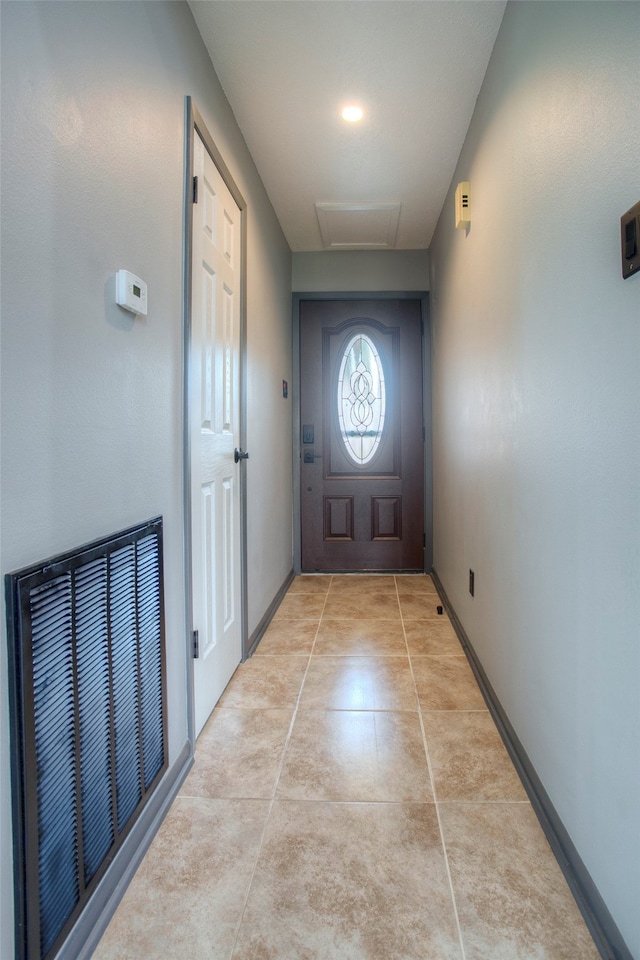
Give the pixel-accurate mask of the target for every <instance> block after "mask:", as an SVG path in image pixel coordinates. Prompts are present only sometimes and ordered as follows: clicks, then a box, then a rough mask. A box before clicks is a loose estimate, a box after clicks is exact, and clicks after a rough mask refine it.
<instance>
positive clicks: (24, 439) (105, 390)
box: [0, 0, 292, 957]
mask: <svg viewBox="0 0 640 960" xmlns="http://www.w3.org/2000/svg"><path fill="white" fill-rule="evenodd" d="M1 13H2V503H1V507H2V509H1V518H2V542H1V563H2V573H5V572H7V571H9V570H13V569H16V568H19V567H21V566H23V565H25V564H28V563H31V562H35V561H37V560H38V559H40V558H43V557H46V556H49V555H51V554H54V553H58V552H60V551H62V550H64V549H66V548H71V547H73V546H76V545H79V544H81V543H84V542H87V541H88V540H91V539H93V538H95V537H98V536H103V535H105V534H108V533H109V532H111V531H115V530H119V529H121V528H123V527H125V526H128V525H129V524H132V523H134V522H137V521H140V520H143V519H145V518H147V517H150V516H153V515H155V514H163V515H164V518H165V587H166V616H167V642H168V676H169V680H170V690H169V737H170V756H171V757H175V756H176V755H177V753H178V751H179V750H180V748H181V747H182V746H183V744H184V742H185V740H186V731H187V727H186V688H187V683H186V674H187V669H188V662H187V660H186V641H185V629H184V613H185V596H184V582H183V548H182V537H183V490H182V426H181V423H182V386H181V378H182V317H181V294H182V192H183V176H184V171H183V146H184V97H185V95H186V94H190V95H191V96H192V97H193V98H194V102H195V104H196V106H197V107H198V108H199V110H200V112H201V113H202V115H203V117H204V119H205V122H206V123H207V125H208V127H209V130H210V132H211V134H212V136H213V138H214V140H215V141H216V144H217V146H218V148H219V150H220V152H221V153H222V155H223V157H224V158H225V161H226V163H227V165H228V166H229V168H230V170H231V172H232V174H233V176H234V178H235V180H236V182H237V183H238V186H239V188H240V190H241V191H242V193H243V195H244V197H245V199H246V201H247V203H248V210H249V213H248V224H249V239H248V242H249V256H250V265H251V266H250V273H249V288H248V319H247V324H248V333H247V337H248V353H249V373H250V383H249V390H248V422H249V442H251V441H252V440H254V439H255V435H256V434H257V433H259V443H256V447H257V451H258V452H262V450H263V449H265V448H267V449H272V448H273V449H275V450H276V451H277V456H276V457H268V458H266V457H265V458H263V459H261V462H255V461H253V460H252V461H251V463H250V469H249V476H248V498H249V540H250V544H251V548H250V551H249V595H250V597H251V617H252V618H253V623H252V622H250V624H249V627H250V629H251V628H252V626H253V625H255V622H256V621H257V620H259V619H260V617H261V616H262V613H263V612H264V609H265V607H266V606H267V605H268V603H269V602H270V601H271V599H272V598H273V596H274V594H275V593H276V592H277V590H278V588H279V587H280V585H281V583H282V581H283V579H284V578H285V576H286V574H287V573H288V571H289V570H290V569H291V565H292V549H291V539H292V534H291V416H290V409H289V406H288V405H287V404H285V402H284V401H282V399H279V403H280V404H281V406H279V407H278V408H277V410H276V406H277V404H276V400H275V396H276V387H277V389H278V391H281V381H282V378H283V377H285V378H288V379H290V353H291V342H290V271H291V259H290V252H289V249H288V247H287V245H286V243H285V241H284V238H283V235H282V232H281V230H280V228H279V225H278V223H277V221H276V219H275V216H274V214H273V211H272V209H271V207H270V205H269V203H268V201H267V198H266V195H265V193H264V189H263V187H262V184H261V181H260V179H259V177H258V175H257V173H256V170H255V168H254V165H253V162H252V160H251V158H250V156H249V153H248V151H247V148H246V145H245V143H244V140H243V138H242V136H241V134H240V132H239V130H238V128H237V125H236V124H235V121H234V119H233V115H232V113H231V110H230V108H229V106H228V103H227V101H226V99H225V98H224V95H223V93H222V90H221V87H220V85H219V83H218V81H217V78H216V76H215V74H214V71H213V69H212V67H211V63H210V61H209V59H208V56H207V53H206V51H205V49H204V46H203V44H202V42H201V40H200V37H199V34H198V33H197V31H196V28H195V25H194V22H193V18H192V16H191V13H190V11H189V9H188V7H187V6H186V4H182V3H170V2H169V3H129V2H123V3H120V2H99V0H98V2H92V3H74V2H72V3H67V2H57V3H48V2H45V3H22V2H17V3H13V2H7V3H2V5H1ZM120 267H126V268H128V269H130V270H132V271H133V272H134V273H136V274H138V275H140V276H141V277H143V278H144V279H145V281H146V282H147V283H148V288H149V315H148V317H147V318H146V319H138V320H133V319H130V318H129V316H128V315H126V314H124V313H123V312H122V311H121V310H120V309H119V308H118V307H117V306H116V305H115V304H114V302H113V282H112V278H113V275H114V273H115V271H116V270H117V269H119V268H120ZM269 390H270V391H271V394H270V395H269V396H268V397H267V396H266V394H267V392H268V391H269ZM289 403H290V401H289ZM252 452H253V451H252ZM256 460H259V458H258V457H256ZM265 503H266V504H268V505H269V509H268V510H266V509H265V510H263V509H261V506H262V505H263V504H265ZM0 621H1V624H2V626H1V630H2V640H1V649H0V721H1V737H0V748H1V755H0V764H1V768H0V777H1V797H0V809H1V820H0V839H1V850H0V871H1V888H2V897H1V898H0V904H1V907H0V909H1V911H2V912H1V921H2V929H1V932H0V956H2V957H11V956H13V955H14V954H13V919H12V902H11V888H12V871H11V817H10V794H9V772H8V771H9V763H8V749H9V748H8V742H9V737H8V723H7V673H6V650H5V647H6V642H5V633H4V613H3V614H2V617H1V618H0Z"/></svg>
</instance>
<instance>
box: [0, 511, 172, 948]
mask: <svg viewBox="0 0 640 960" xmlns="http://www.w3.org/2000/svg"><path fill="white" fill-rule="evenodd" d="M162 584H163V575H162V518H160V517H158V518H155V519H153V520H149V521H147V522H146V523H143V524H140V525H139V526H136V527H132V528H131V529H129V530H125V531H123V532H121V533H118V534H114V535H113V536H110V537H108V538H105V539H103V540H100V541H96V542H95V543H91V544H88V545H86V546H84V547H80V548H78V549H77V550H74V551H71V552H69V553H66V554H63V555H60V556H57V557H54V558H53V559H49V560H46V561H43V562H42V563H39V564H36V565H34V566H32V567H29V568H27V569H24V570H19V571H17V572H16V573H11V574H7V575H6V577H5V588H6V599H7V627H8V629H7V635H8V642H9V679H10V707H11V754H12V797H13V822H14V864H15V869H14V874H15V901H16V957H17V958H19V960H52V958H53V957H54V956H55V955H56V953H57V952H58V950H59V949H60V947H61V945H62V944H63V943H64V940H65V939H66V937H67V936H68V934H69V931H70V930H71V928H72V926H73V924H74V923H75V922H76V920H77V918H78V916H79V915H80V913H81V911H82V910H83V909H84V906H85V905H86V903H87V901H88V899H89V897H90V896H91V894H92V892H93V890H94V889H95V887H96V885H97V884H98V882H99V880H100V879H101V877H102V876H103V875H104V873H105V871H106V869H107V867H108V865H109V863H110V862H111V861H112V860H113V858H114V856H115V854H116V852H117V850H118V849H119V847H120V846H121V844H122V842H123V840H124V838H125V837H126V835H127V833H128V832H129V830H130V829H131V827H132V826H133V824H134V823H135V821H136V819H137V818H138V816H139V814H140V812H141V810H142V809H143V807H144V805H145V803H146V802H147V800H148V798H149V797H150V796H151V794H152V793H153V791H154V789H155V787H156V785H157V784H158V782H159V780H160V779H161V777H162V774H163V773H164V771H165V770H166V767H167V720H166V663H165V645H164V604H163V589H162Z"/></svg>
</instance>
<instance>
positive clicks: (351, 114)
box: [342, 106, 364, 123]
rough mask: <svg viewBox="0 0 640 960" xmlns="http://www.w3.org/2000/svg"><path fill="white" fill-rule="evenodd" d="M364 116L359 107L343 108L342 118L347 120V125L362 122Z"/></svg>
mask: <svg viewBox="0 0 640 960" xmlns="http://www.w3.org/2000/svg"><path fill="white" fill-rule="evenodd" d="M363 116H364V114H363V112H362V110H361V109H360V107H356V106H350V107H345V108H344V110H343V111H342V118H343V119H344V120H348V121H349V123H357V122H358V120H362V118H363Z"/></svg>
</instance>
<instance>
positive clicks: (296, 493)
mask: <svg viewBox="0 0 640 960" xmlns="http://www.w3.org/2000/svg"><path fill="white" fill-rule="evenodd" d="M302 300H323V301H326V300H342V301H344V300H419V301H420V303H421V306H422V323H423V337H422V345H423V356H422V381H423V382H422V396H423V405H424V406H423V418H424V425H425V442H424V451H425V464H424V528H425V551H424V559H425V571H426V572H427V573H428V572H430V571H431V569H432V566H433V476H432V474H433V470H432V459H431V449H432V443H431V324H430V320H429V294H428V293H427V292H426V291H401V292H396V291H383V292H380V291H378V290H376V291H371V290H365V291H358V292H353V291H349V292H348V293H342V292H340V291H335V292H326V291H323V292H317V293H316V292H311V293H293V295H292V325H291V326H292V332H293V367H292V375H293V395H294V397H295V403H294V407H293V529H294V544H293V564H294V571H295V573H297V574H299V573H301V570H302V565H301V510H300V458H301V456H302V438H301V430H302V425H301V422H300V302H301V301H302Z"/></svg>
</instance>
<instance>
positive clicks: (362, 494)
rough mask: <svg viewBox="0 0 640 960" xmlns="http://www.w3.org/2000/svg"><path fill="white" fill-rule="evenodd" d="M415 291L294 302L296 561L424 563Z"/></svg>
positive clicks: (305, 564) (369, 565)
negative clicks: (410, 296)
mask: <svg viewBox="0 0 640 960" xmlns="http://www.w3.org/2000/svg"><path fill="white" fill-rule="evenodd" d="M421 319H422V317H421V302H420V301H419V300H302V301H301V302H300V414H301V417H300V422H301V431H302V436H301V457H300V461H301V462H300V503H301V524H302V552H301V557H302V569H303V570H304V571H305V572H309V571H313V570H325V571H340V570H343V571H358V570H423V569H424V540H423V537H424V522H423V514H424V441H423V414H422V411H423V405H422V333H421V327H422V324H421Z"/></svg>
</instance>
